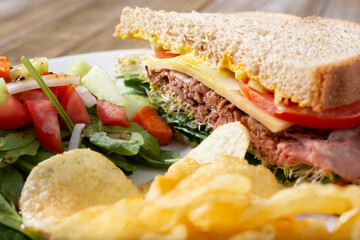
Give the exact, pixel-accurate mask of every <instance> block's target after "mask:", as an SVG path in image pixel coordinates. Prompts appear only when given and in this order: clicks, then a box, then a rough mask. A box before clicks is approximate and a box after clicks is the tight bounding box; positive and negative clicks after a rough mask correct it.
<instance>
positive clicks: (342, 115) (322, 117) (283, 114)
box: [239, 81, 360, 129]
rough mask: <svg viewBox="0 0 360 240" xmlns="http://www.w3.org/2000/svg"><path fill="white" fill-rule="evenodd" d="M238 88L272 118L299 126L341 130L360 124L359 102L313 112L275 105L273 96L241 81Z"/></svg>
mask: <svg viewBox="0 0 360 240" xmlns="http://www.w3.org/2000/svg"><path fill="white" fill-rule="evenodd" d="M239 86H240V89H241V91H242V92H243V94H244V95H245V97H247V98H248V99H249V100H250V101H252V102H253V103H255V104H256V105H257V106H259V107H260V108H262V109H263V110H265V111H266V112H268V113H269V114H271V115H272V116H274V117H277V118H279V119H282V120H285V121H289V122H292V123H294V124H297V125H300V126H304V127H312V128H322V129H343V128H350V127H355V126H358V125H359V124H360V100H359V101H356V102H354V103H352V104H349V105H346V106H342V107H338V108H333V109H326V110H323V111H322V112H314V111H313V110H312V109H310V108H301V107H299V106H298V105H297V104H295V103H289V104H286V105H285V104H281V103H279V104H278V105H275V104H274V95H273V94H271V93H262V92H259V91H257V90H255V89H253V88H251V87H249V86H248V85H247V83H246V82H243V81H239Z"/></svg>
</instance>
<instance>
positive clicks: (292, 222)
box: [266, 216, 330, 240]
mask: <svg viewBox="0 0 360 240" xmlns="http://www.w3.org/2000/svg"><path fill="white" fill-rule="evenodd" d="M266 224H271V225H272V226H273V227H274V228H275V232H276V236H275V239H319V240H320V239H328V238H329V237H330V233H329V232H328V230H327V228H326V225H325V224H324V223H323V222H322V221H321V220H319V219H316V218H305V219H303V220H297V219H296V218H295V217H294V216H286V217H280V218H277V219H274V220H272V221H270V222H268V223H266Z"/></svg>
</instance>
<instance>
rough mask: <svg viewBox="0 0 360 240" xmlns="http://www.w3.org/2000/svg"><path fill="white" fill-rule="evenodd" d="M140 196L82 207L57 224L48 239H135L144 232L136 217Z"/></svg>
mask: <svg viewBox="0 0 360 240" xmlns="http://www.w3.org/2000/svg"><path fill="white" fill-rule="evenodd" d="M143 200H144V199H143V196H137V197H132V198H126V199H122V200H120V201H118V202H117V203H115V204H112V205H106V206H95V207H91V208H87V209H84V210H82V211H79V212H77V213H75V214H74V215H72V216H70V217H68V218H66V219H65V220H64V221H63V222H62V223H61V224H59V225H57V226H56V228H55V231H54V232H53V234H52V235H51V239H56V240H63V239H68V240H71V239H74V240H78V239H88V240H91V239H94V240H98V239H106V240H112V239H113V240H115V239H137V238H140V236H141V235H142V234H144V233H145V232H146V230H145V229H144V226H143V225H141V222H140V221H138V220H137V218H136V217H137V212H138V211H139V208H140V207H141V205H142V203H143Z"/></svg>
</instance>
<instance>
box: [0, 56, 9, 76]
mask: <svg viewBox="0 0 360 240" xmlns="http://www.w3.org/2000/svg"><path fill="white" fill-rule="evenodd" d="M10 67H11V63H10V61H9V59H7V58H6V57H4V56H0V78H4V80H5V82H8V81H9V80H10Z"/></svg>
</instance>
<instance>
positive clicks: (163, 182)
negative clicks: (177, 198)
mask: <svg viewBox="0 0 360 240" xmlns="http://www.w3.org/2000/svg"><path fill="white" fill-rule="evenodd" d="M200 166H201V165H200V164H199V163H198V162H196V161H195V160H194V159H191V158H183V159H181V160H179V161H177V162H176V163H174V164H173V165H171V167H170V168H169V169H168V171H167V172H166V173H165V174H164V175H159V176H156V177H155V178H154V180H153V182H152V184H151V186H150V188H149V191H148V192H147V195H146V199H147V200H149V199H154V198H156V197H159V196H161V195H163V194H165V193H167V192H169V191H170V190H172V189H174V187H175V186H176V185H177V184H178V183H179V182H180V181H181V180H183V179H185V178H186V177H188V176H190V175H191V174H193V173H194V172H195V171H196V170H197V169H198V168H199V167H200Z"/></svg>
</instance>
